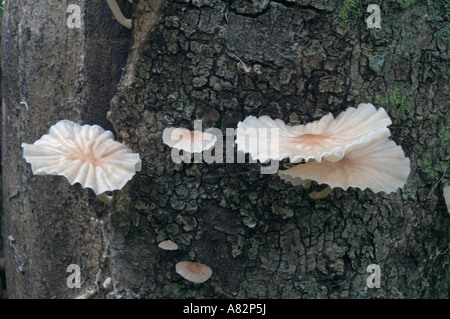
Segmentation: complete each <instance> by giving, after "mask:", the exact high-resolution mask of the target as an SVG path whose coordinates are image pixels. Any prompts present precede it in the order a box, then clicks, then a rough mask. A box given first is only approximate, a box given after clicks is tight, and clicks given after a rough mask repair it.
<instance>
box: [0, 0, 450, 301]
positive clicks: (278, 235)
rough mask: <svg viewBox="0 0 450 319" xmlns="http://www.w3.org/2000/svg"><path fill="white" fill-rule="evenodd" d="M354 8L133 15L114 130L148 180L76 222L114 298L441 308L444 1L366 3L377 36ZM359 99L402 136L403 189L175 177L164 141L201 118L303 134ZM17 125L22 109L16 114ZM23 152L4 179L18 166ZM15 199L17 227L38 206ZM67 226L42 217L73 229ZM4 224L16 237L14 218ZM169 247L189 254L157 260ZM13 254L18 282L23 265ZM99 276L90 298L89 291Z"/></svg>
mask: <svg viewBox="0 0 450 319" xmlns="http://www.w3.org/2000/svg"><path fill="white" fill-rule="evenodd" d="M356 2H357V3H358V5H357V6H356V7H350V8H347V7H345V6H344V5H345V4H346V3H347V4H348V3H350V2H349V1H332V0H330V1H324V0H320V1H315V0H292V1H289V0H283V1H269V0H264V1H251V0H235V1H221V0H213V1H207V0H177V1H164V0H138V1H135V3H134V5H133V29H132V37H133V40H132V41H133V43H132V46H131V49H130V53H129V56H128V61H127V66H126V68H125V73H124V74H123V76H122V79H121V83H120V85H119V90H118V92H117V94H115V96H114V98H113V99H112V101H111V109H110V111H109V112H108V116H107V118H108V120H109V121H110V123H111V124H112V127H113V129H114V131H115V132H116V133H117V136H118V138H119V139H120V140H122V141H123V142H124V143H126V144H128V145H129V146H130V147H132V148H133V149H134V151H137V152H139V153H140V155H141V158H142V161H143V169H142V171H141V172H140V173H138V174H137V175H136V176H135V177H134V178H133V180H132V182H130V183H128V184H127V186H126V187H125V188H124V189H123V190H122V191H120V192H115V193H114V195H115V202H114V204H113V206H112V208H111V211H110V212H107V213H104V214H99V213H98V209H99V208H98V207H97V206H95V205H94V204H92V205H94V206H89V207H90V211H89V212H83V213H84V214H85V215H84V216H91V215H93V214H95V213H97V215H99V216H101V220H102V221H104V226H103V231H104V236H103V237H102V238H101V240H102V241H103V242H104V243H106V244H104V246H106V245H107V246H108V251H107V254H108V258H107V259H106V263H107V267H104V273H105V277H106V276H109V277H111V278H112V281H113V290H112V291H111V292H109V293H106V294H104V296H105V297H107V298H188V297H196V298H403V297H407V298H448V295H449V286H448V285H449V282H450V280H449V279H450V276H449V269H448V267H449V266H448V265H449V261H450V258H449V255H450V252H449V224H450V218H449V217H450V215H449V214H448V212H447V211H446V207H445V203H444V199H443V196H442V185H443V183H445V182H446V181H448V179H449V175H448V172H447V171H448V169H447V168H448V163H449V155H450V149H449V146H448V145H449V144H448V140H449V137H448V134H449V133H450V129H449V105H448V90H449V87H448V83H449V81H448V80H449V79H448V73H449V72H448V65H449V50H448V49H449V41H450V40H449V23H448V21H449V17H448V4H447V3H446V2H445V1H425V2H420V3H419V2H418V1H415V2H414V1H372V2H370V3H378V4H379V5H380V8H381V17H382V27H381V29H369V28H367V25H366V23H365V21H364V20H365V18H367V17H368V16H369V14H368V13H365V9H366V8H367V4H368V2H364V1H360V2H358V1H356ZM346 8H347V11H348V12H347V13H346V14H344V13H345V10H344V9H346ZM6 87H7V86H6ZM7 94H8V93H7V90H5V92H4V96H5V99H6V96H7ZM362 102H371V103H373V104H375V105H376V106H377V107H384V108H385V109H386V111H387V112H388V114H389V115H390V117H391V119H392V121H393V124H392V125H391V126H390V129H391V133H392V139H393V140H394V141H395V142H396V143H397V144H400V145H401V146H402V147H403V149H404V151H405V153H406V155H407V156H408V157H409V158H410V160H411V174H410V176H409V180H408V183H407V184H406V185H405V187H404V188H403V189H402V190H398V191H397V192H396V193H392V194H389V195H387V194H384V193H380V194H375V193H373V192H371V191H370V190H366V191H361V190H358V189H349V190H347V191H343V190H341V189H335V190H333V192H332V193H331V194H330V195H329V196H328V197H326V198H324V199H321V200H313V199H311V198H310V197H309V193H310V192H311V191H314V190H321V189H322V187H323V186H320V185H313V187H312V189H309V190H305V189H303V188H302V187H293V186H292V185H290V184H288V183H285V182H283V181H281V180H280V179H279V178H278V177H277V175H261V174H260V166H259V165H258V164H249V163H247V164H238V163H235V164H227V163H225V161H224V163H212V164H207V163H204V162H203V163H184V164H175V163H173V161H172V160H171V156H170V155H171V152H170V149H169V148H168V147H166V146H165V145H164V144H163V142H162V138H161V135H162V130H163V129H164V128H165V127H168V126H182V127H186V128H189V129H193V123H194V120H196V119H200V120H202V123H203V127H204V128H210V127H215V128H219V129H220V130H221V131H222V132H223V133H224V135H225V132H226V129H227V128H235V127H236V125H237V123H238V122H239V121H241V120H243V119H245V117H247V116H249V115H255V116H260V115H269V116H271V117H274V118H281V119H283V120H284V121H285V122H288V123H291V124H303V123H306V122H309V121H313V120H317V119H319V118H320V117H322V116H324V115H326V114H327V113H329V112H332V113H333V114H334V115H337V114H339V113H340V112H342V111H343V110H345V109H346V108H347V107H348V106H356V105H358V104H359V103H362ZM14 110H16V111H14ZM11 112H12V113H11ZM14 112H16V113H14ZM23 112H24V111H23V108H21V107H20V106H19V105H18V104H17V102H16V107H15V109H14V108H13V110H12V111H9V113H11V114H14V116H16V117H17V116H20V114H23ZM9 113H8V114H9ZM6 114H7V113H4V116H6ZM10 116H12V115H10ZM22 122H23V121H22ZM22 122H18V121H17V120H16V121H15V122H14V123H16V125H17V123H22ZM33 129H34V130H36V131H39V133H41V132H43V131H46V130H47V129H48V126H45V125H43V124H40V125H38V127H36V128H33ZM20 132H21V131H19V129H16V131H15V133H14V132H11V133H9V134H10V135H9V136H11V135H12V136H15V135H14V134H23V133H20ZM35 135H36V134H35ZM36 136H37V135H36ZM33 137H35V136H34V135H33ZM3 143H4V145H3V150H4V151H5V150H8V149H9V148H8V147H6V146H5V141H3ZM224 145H225V141H224ZM14 147H17V146H10V148H11V149H13V148H14ZM10 152H12V151H10ZM14 152H15V154H16V158H14V159H13V163H11V164H10V165H12V166H14V167H17V166H20V169H21V170H22V171H23V170H25V168H26V165H25V164H24V163H23V162H22V160H21V158H20V151H19V150H15V151H14ZM224 153H225V149H224ZM4 156H5V155H4ZM281 164H283V165H284V164H285V163H281ZM16 169H17V168H16ZM27 169H28V172H27V173H26V174H25V173H22V174H25V175H24V176H26V178H25V177H23V178H22V179H20V180H18V181H15V182H18V184H17V185H15V187H16V188H20V187H25V188H26V192H25V193H26V194H28V193H29V192H33V190H32V185H33V183H35V184H37V183H38V182H37V177H31V176H30V172H29V168H27ZM5 178H6V176H5ZM39 183H46V184H45V185H47V186H45V188H50V187H52V188H53V189H57V190H58V192H61V193H69V194H72V196H78V197H77V198H78V199H77V200H79V202H73V201H72V202H70V203H68V204H66V206H65V207H66V208H67V209H69V208H68V207H71V208H70V209H75V210H76V209H78V210H79V207H75V208H73V207H74V206H79V205H88V204H87V202H86V198H87V197H88V195H87V194H89V193H88V192H87V191H82V190H81V189H80V188H76V189H75V190H73V189H69V187H68V185H66V182H65V181H61V180H60V179H58V178H54V179H50V180H46V181H44V179H43V178H41V177H39ZM40 185H42V184H40ZM5 190H8V187H6V188H5ZM20 194H22V193H20ZM75 194H78V195H75ZM79 194H83V196H81V195H79ZM8 196H9V197H8ZM13 196H14V194H11V191H9V193H7V192H6V194H5V207H6V208H8V207H9V208H10V210H9V211H11V210H15V209H16V210H17V212H15V213H14V214H13V215H17V216H22V215H23V213H21V210H23V209H24V208H23V206H24V205H25V204H26V203H27V201H28V200H29V199H28V198H25V199H24V198H23V197H19V198H20V200H19V202H20V205H19V204H16V205H19V206H12V204H11V202H14V200H13V199H11V198H12V197H13ZM15 196H24V195H15ZM84 196H86V197H84ZM40 200H41V199H39V198H36V197H34V201H36V203H39V201H40ZM24 203H25V204H24ZM11 207H12V208H11ZM82 207H83V206H82ZM69 211H70V210H67V211H66V214H69ZM7 212H8V210H7ZM10 214H12V213H10ZM21 214H22V215H21ZM7 216H8V215H7ZM67 218H68V217H67V216H66V217H62V216H60V215H57V214H56V213H52V215H51V216H49V217H46V220H47V221H48V222H53V223H58V224H61V225H64V224H65V223H67ZM85 218H87V217H85ZM5 219H6V223H5V230H7V231H6V232H4V235H5V236H7V234H8V233H9V232H8V230H9V229H10V228H11V227H12V226H11V225H14V223H15V222H16V221H11V217H6V218H5ZM69 220H70V218H69ZM17 223H20V222H17ZM71 223H74V224H76V223H77V221H75V220H73V219H72V220H71ZM34 227H35V226H34ZM42 227H43V228H44V229H42V230H41V231H42V232H44V231H45V232H46V234H45V238H47V240H48V241H49V243H48V244H49V245H51V246H52V245H55V243H54V242H51V240H54V237H53V236H55V234H54V233H52V232H48V230H47V228H48V226H46V225H42ZM65 227H67V226H65ZM77 227H80V226H77ZM61 231H62V230H61ZM65 231H67V230H66V229H65ZM80 236H81V238H83V237H84V235H80ZM166 239H170V240H172V241H174V242H176V243H177V244H178V245H179V247H180V248H179V250H177V251H163V250H161V249H159V248H158V247H157V244H158V243H159V242H160V241H162V240H166ZM97 240H100V239H99V238H92V239H90V238H89V237H87V238H85V240H84V241H83V243H84V245H85V246H88V247H89V248H87V247H80V248H79V250H80V252H84V255H83V254H82V255H81V257H80V258H82V257H84V258H87V259H84V261H85V262H87V261H86V260H88V259H89V257H88V256H87V254H86V251H91V252H92V253H94V254H99V252H98V250H99V249H101V247H98V246H99V242H97ZM56 247H58V246H57V245H56ZM6 252H7V254H8V259H7V261H8V260H9V267H10V269H13V268H15V267H17V266H16V265H15V264H14V260H13V259H12V257H11V249H10V248H8V247H6ZM56 256H57V255H56V254H54V256H53V258H55V257H56ZM30 258H31V257H30ZM50 260H51V259H50ZM182 260H192V261H196V262H201V263H204V264H207V265H208V266H210V267H211V268H212V270H213V274H212V276H211V278H210V279H209V280H208V281H207V282H205V283H203V284H200V285H196V284H192V283H190V282H188V281H186V280H184V279H183V278H182V277H180V276H179V275H178V274H176V273H175V264H176V263H177V262H178V261H182ZM49 262H50V261H49ZM370 264H378V265H379V266H380V269H381V288H379V289H378V288H372V289H370V288H367V286H366V278H367V277H368V276H369V273H367V272H366V269H367V266H369V265H370ZM13 271H14V270H13ZM63 271H65V269H64V270H63ZM92 274H93V272H92ZM92 274H91V275H85V277H84V280H85V286H83V288H82V291H86V287H89V286H92V285H93V284H94V283H95V281H96V278H95V276H92ZM21 276H23V275H21ZM11 277H13V279H10V280H9V282H12V283H11V284H14V283H13V282H15V280H19V281H20V279H17V277H20V276H19V275H11ZM9 282H8V283H9ZM32 284H34V287H39V286H40V285H42V284H41V283H39V282H36V281H34V282H31V281H30V283H29V285H32ZM35 289H37V288H35ZM101 296H102V295H101Z"/></svg>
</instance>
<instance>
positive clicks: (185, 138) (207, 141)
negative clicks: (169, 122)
mask: <svg viewBox="0 0 450 319" xmlns="http://www.w3.org/2000/svg"><path fill="white" fill-rule="evenodd" d="M162 138H163V142H164V144H166V145H168V146H170V147H173V148H176V149H179V150H183V151H186V152H190V153H201V152H203V151H205V150H210V149H211V148H212V147H213V146H214V144H216V141H217V137H216V136H215V135H214V134H210V133H206V132H200V131H189V130H188V129H185V128H180V127H168V128H166V129H164V131H163V135H162Z"/></svg>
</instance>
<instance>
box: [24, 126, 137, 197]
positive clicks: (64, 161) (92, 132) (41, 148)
mask: <svg viewBox="0 0 450 319" xmlns="http://www.w3.org/2000/svg"><path fill="white" fill-rule="evenodd" d="M22 148H23V157H24V158H25V160H26V161H27V162H28V163H30V164H31V170H32V171H33V174H35V175H61V176H64V177H66V178H67V180H68V181H69V183H70V184H71V185H73V184H75V183H80V184H81V186H82V187H84V188H91V189H92V190H93V191H94V192H95V194H96V195H99V194H102V193H104V192H106V191H112V190H116V189H122V187H123V186H125V184H126V183H127V182H128V181H129V180H130V179H131V178H132V177H133V176H134V174H135V173H136V172H137V171H140V169H141V159H140V158H139V154H137V153H133V152H132V151H131V149H129V148H128V147H127V146H126V145H125V144H122V143H119V142H116V141H114V136H113V134H112V133H111V132H110V131H105V130H104V129H103V128H101V127H100V126H98V125H92V126H91V125H83V126H81V125H79V124H76V123H74V122H71V121H68V120H62V121H59V122H58V123H56V124H55V125H53V126H52V127H50V131H49V133H48V134H45V135H44V136H42V137H41V138H40V139H39V140H37V141H36V142H34V144H32V145H31V144H26V143H22Z"/></svg>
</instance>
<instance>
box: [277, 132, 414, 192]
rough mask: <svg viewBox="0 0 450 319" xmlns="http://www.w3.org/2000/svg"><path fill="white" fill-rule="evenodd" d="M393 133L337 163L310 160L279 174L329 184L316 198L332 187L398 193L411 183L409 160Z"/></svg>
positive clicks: (287, 177)
mask: <svg viewBox="0 0 450 319" xmlns="http://www.w3.org/2000/svg"><path fill="white" fill-rule="evenodd" d="M388 137H389V132H387V133H384V134H383V136H382V138H378V139H377V140H375V141H372V142H371V143H370V144H369V143H366V144H364V145H363V146H362V147H356V146H355V145H354V146H353V147H351V148H349V149H347V152H346V153H345V156H344V157H343V158H342V159H341V160H339V161H336V162H332V161H328V160H327V159H323V160H322V161H321V162H317V161H315V160H309V161H308V162H306V163H302V164H298V165H296V166H294V167H292V168H289V169H287V170H284V171H279V172H278V175H279V176H280V177H281V178H282V179H285V180H288V181H292V180H295V179H297V180H314V181H316V182H318V183H319V184H327V185H329V187H330V188H326V189H325V190H323V191H322V192H319V193H315V194H312V197H313V198H322V197H324V196H326V195H327V194H328V193H329V192H331V188H335V187H340V188H342V189H344V190H347V189H348V188H349V187H357V188H360V189H361V190H364V189H366V188H369V189H371V190H372V191H374V192H385V193H391V192H395V191H396V190H397V189H398V188H401V187H403V185H405V183H406V182H407V179H408V175H409V172H410V163H409V158H407V157H405V154H404V152H403V150H402V148H401V147H400V146H398V145H396V144H395V143H394V142H393V141H391V140H389V139H388Z"/></svg>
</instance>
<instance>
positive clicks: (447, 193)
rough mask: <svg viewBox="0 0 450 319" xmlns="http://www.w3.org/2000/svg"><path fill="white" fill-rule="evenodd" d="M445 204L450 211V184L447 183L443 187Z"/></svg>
mask: <svg viewBox="0 0 450 319" xmlns="http://www.w3.org/2000/svg"><path fill="white" fill-rule="evenodd" d="M443 193H444V199H445V204H446V205H447V211H448V212H449V213H450V185H445V186H444V189H443Z"/></svg>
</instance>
